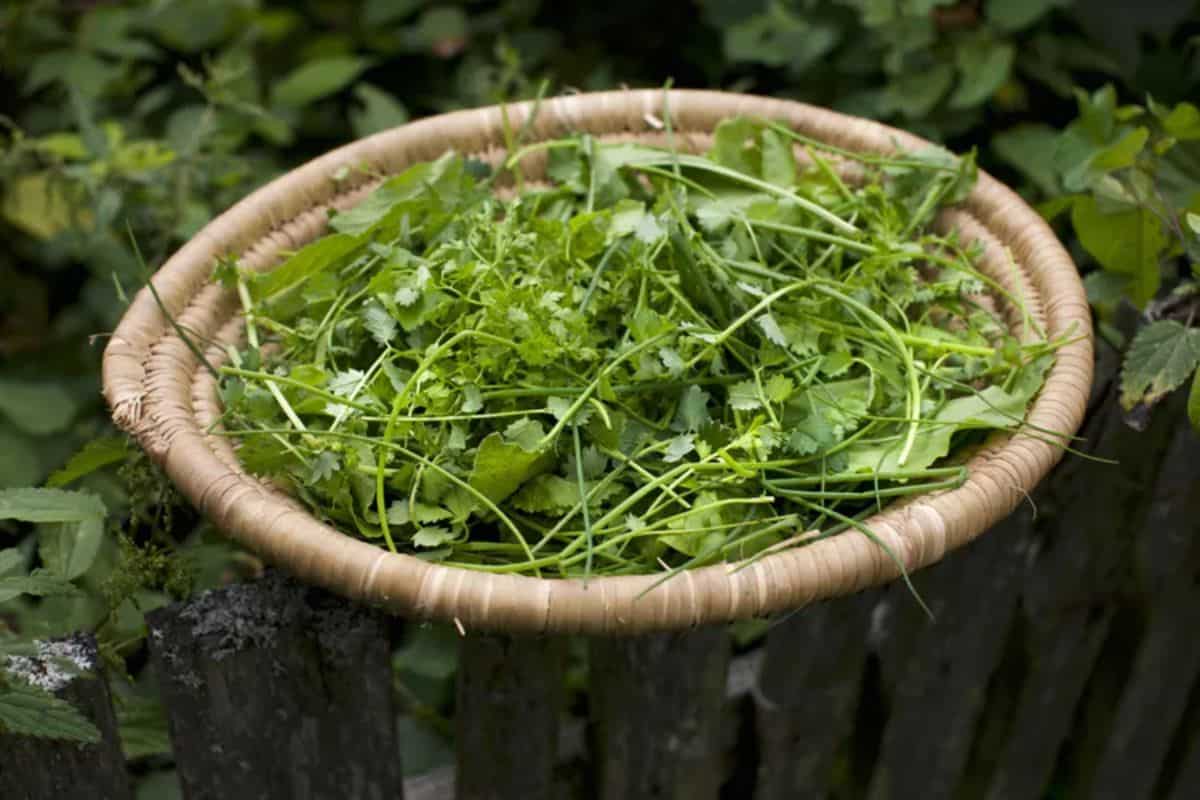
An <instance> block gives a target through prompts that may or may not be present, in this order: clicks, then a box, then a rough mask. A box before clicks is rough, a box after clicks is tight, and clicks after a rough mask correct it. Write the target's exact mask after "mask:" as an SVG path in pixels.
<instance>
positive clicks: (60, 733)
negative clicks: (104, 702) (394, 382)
mask: <svg viewBox="0 0 1200 800" xmlns="http://www.w3.org/2000/svg"><path fill="white" fill-rule="evenodd" d="M0 728H2V729H4V730H5V731H7V732H8V733H11V734H16V735H18V736H37V737H40V738H44V739H65V740H67V741H72V742H81V743H84V744H96V743H97V742H99V741H100V731H99V729H97V728H96V726H95V725H94V724H93V723H92V722H91V720H89V719H88V718H87V717H85V716H84V715H83V714H82V713H80V711H79V710H78V709H77V708H75V706H73V705H71V704H70V703H68V702H67V701H65V700H60V699H59V698H57V697H55V696H54V695H52V694H50V693H48V692H43V691H41V690H39V689H35V688H33V687H32V686H22V685H19V684H15V683H9V684H8V685H7V686H4V687H0Z"/></svg>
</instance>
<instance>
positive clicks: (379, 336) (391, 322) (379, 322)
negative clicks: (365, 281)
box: [363, 300, 396, 347]
mask: <svg viewBox="0 0 1200 800" xmlns="http://www.w3.org/2000/svg"><path fill="white" fill-rule="evenodd" d="M363 327H364V328H366V329H367V333H369V334H371V338H372V339H374V340H375V341H376V342H378V343H379V345H380V346H381V347H386V346H387V345H388V344H390V343H391V341H392V339H394V338H396V320H395V318H394V317H392V315H391V314H389V313H388V311H387V309H386V308H384V307H383V305H382V304H380V303H379V302H378V301H374V300H372V301H371V302H369V303H367V304H366V305H365V306H364V307H363Z"/></svg>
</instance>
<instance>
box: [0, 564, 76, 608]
mask: <svg viewBox="0 0 1200 800" xmlns="http://www.w3.org/2000/svg"><path fill="white" fill-rule="evenodd" d="M78 591H79V590H78V589H77V588H76V587H75V584H73V583H71V582H70V581H69V580H67V579H66V578H63V577H61V576H58V575H51V574H50V573H49V572H46V571H45V570H40V569H37V570H34V571H33V572H31V573H30V574H28V575H13V576H10V577H7V578H0V603H4V602H7V601H9V600H11V599H13V598H14V597H18V596H20V595H23V594H28V595H32V596H34V597H51V596H54V595H64V594H75V593H76V592H78Z"/></svg>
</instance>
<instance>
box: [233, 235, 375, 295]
mask: <svg viewBox="0 0 1200 800" xmlns="http://www.w3.org/2000/svg"><path fill="white" fill-rule="evenodd" d="M358 244H359V243H358V240H357V239H356V238H355V237H353V236H349V235H347V234H342V233H339V234H332V235H330V236H324V237H322V238H320V239H317V240H316V241H315V242H310V243H308V244H307V245H305V246H304V247H302V248H300V249H299V250H298V251H296V252H295V253H294V254H293V255H292V256H291V257H290V258H288V259H287V260H286V261H284V262H283V263H282V264H280V265H279V266H277V267H275V268H274V269H273V270H271V271H270V272H266V273H263V274H262V275H258V276H255V279H254V281H253V282H252V283H251V284H250V290H251V294H252V295H253V296H254V298H255V300H258V301H266V300H270V299H271V298H273V297H275V296H276V295H279V294H281V293H283V292H286V291H287V290H289V289H292V288H294V287H296V286H299V285H301V284H303V283H304V282H305V281H307V280H309V279H311V278H312V277H313V276H314V275H316V274H318V273H320V272H322V271H324V270H327V269H331V268H333V267H337V266H340V265H341V261H342V259H343V258H345V256H346V255H347V254H349V253H350V252H351V251H353V250H354V248H356V247H357V246H358Z"/></svg>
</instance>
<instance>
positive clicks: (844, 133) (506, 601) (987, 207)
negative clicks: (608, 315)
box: [104, 90, 1092, 634]
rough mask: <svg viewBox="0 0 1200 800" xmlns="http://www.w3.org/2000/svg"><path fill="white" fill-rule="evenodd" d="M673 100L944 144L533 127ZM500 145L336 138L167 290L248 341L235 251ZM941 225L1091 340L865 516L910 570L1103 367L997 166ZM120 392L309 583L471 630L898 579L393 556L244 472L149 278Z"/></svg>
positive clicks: (214, 497)
mask: <svg viewBox="0 0 1200 800" xmlns="http://www.w3.org/2000/svg"><path fill="white" fill-rule="evenodd" d="M668 106H669V111H670V114H671V119H672V121H673V124H674V128H675V131H676V135H677V136H679V137H680V142H681V143H683V144H690V145H692V146H693V147H694V146H697V144H698V142H697V141H696V140H706V139H707V136H706V134H708V133H710V132H711V131H712V129H713V128H714V127H715V126H716V124H717V123H718V122H719V121H721V120H722V119H725V118H726V117H729V116H733V115H736V114H753V115H757V116H761V117H768V118H773V119H778V120H782V121H784V122H786V123H787V124H790V125H791V126H793V127H794V128H795V129H796V130H798V131H800V132H802V133H805V134H807V135H809V136H812V137H815V138H817V139H820V140H822V141H826V142H829V143H833V144H837V145H839V146H841V147H843V148H848V149H852V150H862V151H868V150H869V151H881V152H882V151H891V150H895V149H897V148H905V149H919V148H922V147H925V146H928V143H927V142H925V141H924V140H922V139H919V138H917V137H915V136H912V135H910V134H907V133H904V132H902V131H899V130H896V129H893V128H889V127H886V126H884V125H880V124H878V123H874V122H870V121H866V120H861V119H856V118H853V117H848V116H845V115H842V114H837V113H834V112H831V111H827V110H824V109H820V108H815V107H812V106H808V105H804V104H801V103H795V102H789V101H782V100H772V99H767V98H761V97H752V96H746V95H735V94H725V93H720V92H703V91H671V92H670V93H669V95H668V94H667V93H665V92H663V91H659V90H647V91H619V92H605V93H597V94H580V95H573V96H566V97H560V98H555V99H553V100H548V101H544V102H543V103H542V104H541V107H540V109H539V110H538V113H537V115H536V118H535V120H534V122H533V123H532V125H531V128H530V131H529V140H531V141H536V140H541V139H546V138H553V137H557V136H561V135H564V134H567V133H570V132H575V131H589V132H591V133H593V134H596V135H598V136H603V137H606V138H616V137H620V138H647V139H651V138H653V139H657V140H659V141H661V136H662V134H661V131H660V130H659V127H660V125H661V120H663V119H664V118H665V116H666V113H667V107H668ZM532 111H533V105H532V104H530V103H526V104H521V105H514V106H509V107H508V109H507V116H508V124H509V125H510V126H512V127H513V128H518V127H519V126H521V125H522V123H523V122H524V121H525V119H526V118H527V117H528V116H529V115H530V114H531V112H532ZM689 136H691V137H692V140H691V141H689V138H688V137H689ZM502 142H503V121H502V112H501V109H500V108H499V107H490V108H482V109H476V110H470V111H461V112H456V113H452V114H445V115H442V116H438V117H433V118H430V119H425V120H421V121H419V122H414V123H411V124H408V125H405V126H403V127H400V128H396V129H394V130H390V131H386V132H383V133H379V134H376V135H374V136H371V137H369V138H367V139H363V140H361V141H358V142H355V143H353V144H351V145H348V146H346V147H342V148H340V149H338V150H334V151H333V152H331V153H328V154H326V155H324V156H322V157H320V158H317V159H315V160H313V161H310V162H309V163H307V164H305V165H303V166H301V167H299V168H297V169H295V170H293V171H292V172H289V173H288V174H286V175H284V176H283V177H281V178H279V179H278V180H276V181H274V182H272V183H271V184H269V185H268V186H266V187H264V188H262V189H260V190H258V191H257V192H255V193H254V194H252V195H250V196H249V197H247V198H246V199H245V200H243V201H242V202H240V203H238V204H237V205H236V206H234V207H233V208H232V209H230V210H229V211H227V212H226V213H224V214H222V215H221V216H220V217H218V218H217V219H216V220H214V221H213V222H212V223H211V224H210V225H208V226H207V227H206V228H204V230H202V231H200V233H198V234H197V235H196V236H195V238H193V239H192V240H191V241H190V242H188V243H187V244H186V245H185V246H184V247H182V248H181V249H180V250H179V251H178V252H177V253H175V255H174V256H172V257H171V258H170V259H169V260H168V261H167V262H166V263H165V264H164V265H163V267H162V268H161V269H160V270H159V271H158V272H157V274H155V276H154V278H153V281H154V285H155V287H156V288H157V290H158V293H159V295H160V297H161V298H162V301H163V302H164V304H165V306H166V308H167V309H168V311H169V312H170V314H171V315H172V316H173V317H175V319H176V321H177V323H178V324H179V325H181V326H182V327H183V328H184V329H185V330H188V331H191V332H193V334H194V335H195V338H196V339H197V340H201V341H215V342H236V341H238V340H239V337H240V336H241V334H242V325H241V320H240V317H239V316H238V315H237V304H236V298H235V297H234V296H233V293H232V292H229V291H227V290H225V289H222V288H221V287H219V286H217V285H214V284H213V283H211V282H210V280H209V278H210V274H211V272H212V269H213V265H214V261H215V259H216V258H217V257H219V256H228V255H236V256H238V257H239V258H240V259H241V262H242V263H243V264H244V265H247V266H251V267H254V268H256V269H269V268H270V267H272V266H273V265H275V264H277V263H278V262H279V261H280V259H281V257H282V256H283V255H284V254H286V253H287V252H288V251H292V250H295V249H297V248H298V247H300V246H301V245H303V244H305V243H306V242H308V241H310V240H312V239H313V238H315V237H317V236H319V235H320V234H321V233H323V231H324V230H325V221H326V219H327V210H328V209H329V208H345V207H347V206H350V205H353V204H354V203H355V202H357V201H359V200H360V199H362V198H363V197H364V196H365V195H366V193H368V192H369V191H370V189H371V188H372V187H373V186H375V185H376V184H377V183H378V182H379V180H380V179H381V178H382V177H383V176H387V175H390V174H395V173H396V172H398V171H400V170H402V169H404V168H405V167H406V166H408V165H410V164H413V163H414V162H418V161H423V160H430V159H433V158H436V157H437V156H439V155H441V154H442V153H444V152H445V151H446V150H448V149H454V150H457V151H459V152H462V153H465V154H473V155H476V156H478V157H482V158H487V159H489V160H495V158H496V157H497V156H498V155H499V154H500V148H501V146H502ZM942 222H943V224H951V225H955V226H957V227H958V228H959V229H960V230H961V231H962V233H963V236H964V238H967V239H978V240H980V241H981V242H983V243H984V244H985V246H986V248H987V249H986V257H985V261H986V263H985V268H986V269H988V271H989V272H991V273H992V274H993V275H995V276H996V277H997V278H1000V279H1002V280H1004V281H1005V283H1006V284H1008V286H1009V288H1010V289H1015V290H1018V291H1021V292H1022V293H1023V294H1024V296H1025V298H1026V300H1027V302H1028V304H1029V306H1030V307H1031V308H1034V309H1037V315H1038V316H1039V317H1044V321H1045V325H1046V329H1047V332H1048V335H1049V336H1051V337H1062V336H1064V335H1066V334H1068V333H1070V334H1071V335H1072V336H1073V337H1075V338H1074V339H1073V340H1072V341H1071V343H1069V344H1067V345H1066V346H1064V347H1063V348H1062V349H1060V350H1059V351H1058V357H1057V361H1056V363H1055V365H1054V367H1053V369H1052V370H1051V371H1050V374H1049V378H1048V380H1047V383H1046V385H1045V388H1044V389H1043V390H1042V392H1041V394H1040V395H1039V396H1038V398H1037V400H1036V401H1035V402H1034V404H1033V407H1032V409H1031V410H1030V412H1029V417H1028V420H1027V421H1028V422H1029V423H1030V425H1031V427H1030V431H1031V432H1030V433H1025V432H1021V433H1017V434H1015V435H1012V436H1001V437H996V439H995V440H994V442H993V444H991V445H990V446H989V447H987V448H985V449H984V450H982V451H981V452H979V453H978V454H976V455H974V456H973V457H972V458H971V460H970V461H969V462H968V463H969V468H970V475H969V478H968V480H967V482H966V483H965V484H964V485H963V486H962V487H960V488H958V489H954V490H952V491H946V492H941V493H938V494H930V495H923V496H920V497H917V498H914V499H911V500H910V501H908V502H905V503H903V504H898V505H894V506H891V507H889V508H887V509H885V510H884V511H883V512H882V513H880V514H877V515H875V516H874V517H872V518H871V519H870V520H868V521H867V524H868V525H869V526H870V527H871V529H872V530H873V531H874V533H875V534H876V536H877V537H878V538H879V539H881V540H883V541H884V542H885V543H886V544H887V545H888V546H889V547H890V548H891V550H892V551H893V552H894V553H895V554H896V555H897V556H898V557H899V558H900V560H901V561H902V562H903V563H904V565H905V567H906V568H907V569H908V570H909V571H913V570H916V569H919V568H921V567H923V566H926V565H928V564H931V563H933V562H935V561H937V560H938V559H940V558H941V557H942V556H943V555H944V554H945V553H946V552H947V551H949V550H952V549H954V548H956V547H960V546H962V545H963V544H965V543H967V542H969V541H970V540H971V539H973V538H974V537H975V536H977V535H979V534H980V533H982V532H983V531H986V530H987V529H988V528H989V527H990V526H991V525H992V524H993V523H995V522H996V521H997V520H999V519H1001V518H1002V517H1004V516H1005V515H1007V514H1008V513H1010V512H1011V511H1012V510H1013V508H1015V506H1016V505H1017V504H1018V503H1019V502H1021V501H1022V499H1023V498H1024V497H1025V496H1026V494H1027V493H1028V492H1029V491H1030V490H1032V489H1033V487H1034V485H1035V484H1036V483H1037V482H1038V480H1040V479H1041V477H1042V476H1043V475H1045V474H1046V472H1047V471H1048V470H1049V469H1050V468H1051V467H1052V466H1053V465H1054V463H1055V462H1056V461H1057V460H1058V459H1059V458H1060V456H1061V454H1062V451H1061V449H1060V448H1059V447H1057V446H1055V445H1054V444H1052V443H1050V442H1048V441H1046V437H1045V436H1044V435H1043V434H1039V433H1036V432H1034V428H1037V429H1041V430H1047V429H1049V430H1053V431H1058V432H1061V433H1063V434H1073V433H1074V432H1075V431H1076V430H1077V429H1078V427H1079V425H1080V423H1081V421H1082V417H1083V413H1084V409H1085V405H1086V400H1087V396H1088V392H1089V389H1090V384H1091V379H1092V339H1091V335H1092V334H1091V317H1090V314H1089V311H1088V305H1087V301H1086V299H1085V296H1084V292H1083V287H1082V285H1081V284H1080V281H1079V277H1078V274H1077V272H1076V269H1075V266H1074V264H1073V263H1072V262H1071V259H1070V257H1069V256H1068V255H1067V253H1066V252H1065V251H1064V249H1063V248H1062V246H1061V245H1060V244H1059V242H1058V240H1057V239H1056V238H1055V236H1054V234H1053V233H1052V232H1051V230H1050V229H1049V228H1048V227H1047V226H1046V224H1045V223H1044V222H1043V221H1042V219H1041V218H1040V217H1039V216H1038V215H1037V214H1036V213H1035V212H1034V211H1033V210H1032V209H1030V208H1029V207H1028V206H1027V205H1026V204H1025V203H1024V202H1022V200H1021V199H1020V198H1019V197H1018V196H1017V195H1016V194H1014V193H1013V192H1012V191H1010V190H1009V189H1008V188H1006V187H1005V186H1003V185H1002V184H1000V183H999V182H998V181H996V180H994V179H993V178H991V177H990V176H988V175H986V174H982V173H981V174H980V177H979V182H978V185H977V186H976V188H975V190H974V192H973V193H972V194H971V196H970V198H969V199H968V201H967V202H966V203H965V204H964V206H963V208H962V209H959V210H955V211H953V212H951V213H949V214H946V215H944V216H943V220H942ZM1014 264H1015V265H1018V267H1019V268H1018V269H1015V270H1014V269H1013V266H1014ZM208 356H209V357H210V359H211V360H213V361H215V362H219V361H220V360H221V358H222V352H221V349H220V347H218V346H217V345H215V344H214V345H213V346H212V348H211V349H210V350H209V353H208ZM104 392H105V396H106V397H107V399H108V402H109V404H110V405H111V407H112V412H113V418H114V419H115V420H116V422H117V423H118V424H119V425H120V426H121V427H122V428H124V429H126V430H127V431H130V432H131V433H132V434H133V435H135V436H136V437H137V439H138V440H139V442H140V443H141V444H142V446H143V447H144V448H145V449H146V450H147V452H148V453H150V455H151V456H152V457H153V458H154V459H155V460H156V461H157V462H159V463H160V464H162V466H163V467H164V468H165V470H166V472H167V474H168V475H169V476H170V477H171V479H172V480H173V481H174V482H175V483H176V485H178V487H179V488H180V490H181V491H182V492H183V493H184V494H185V495H186V496H187V497H188V498H189V499H190V500H191V501H192V502H193V503H195V504H196V506H197V507H198V508H200V509H201V510H202V511H203V512H204V513H205V514H207V515H208V516H209V517H210V518H211V519H212V520H213V522H214V523H215V524H216V525H217V526H218V527H219V528H220V529H221V530H222V531H224V532H226V533H227V534H228V535H229V536H231V537H233V538H234V539H236V540H237V541H238V542H240V543H241V544H243V545H245V546H246V547H248V548H250V549H252V550H254V551H256V552H257V553H259V554H261V555H262V556H263V557H264V558H265V559H266V560H267V561H269V562H271V563H274V564H277V565H279V566H281V567H283V568H285V569H286V570H288V571H289V572H291V573H293V574H295V575H297V576H298V577H300V578H302V579H304V580H306V581H309V582H311V583H314V584H319V585H323V586H326V587H328V588H330V589H332V590H334V591H337V592H340V593H342V594H345V595H348V596H350V597H353V598H358V599H361V600H363V601H366V602H368V603H373V604H379V605H381V606H383V607H384V608H387V609H389V610H390V611H392V612H395V613H397V614H403V615H406V616H413V617H419V618H434V619H441V620H456V621H457V622H459V623H460V624H461V625H464V626H465V627H466V628H469V629H474V628H486V629H492V630H505V631H514V632H516V631H523V632H538V631H554V632H566V633H573V632H581V633H590V634H632V633H638V632H643V631H651V630H666V629H679V628H686V627H690V626H694V625H699V624H702V623H709V622H718V621H723V620H732V619H737V618H745V617H753V616H760V615H764V614H769V613H772V612H777V611H782V610H786V609H794V608H798V607H800V606H803V605H805V604H806V603H810V602H812V601H813V600H816V599H818V598H823V597H830V596H834V595H841V594H847V593H849V592H853V591H856V590H859V589H862V588H865V587H868V586H871V585H874V584H878V583H881V582H883V581H887V580H890V579H893V578H895V577H897V576H898V574H899V570H898V568H897V566H896V565H895V564H894V563H893V562H892V560H891V559H890V558H889V556H888V555H887V554H886V553H885V552H884V550H883V549H882V548H881V547H880V546H879V545H878V544H875V543H873V542H871V541H870V540H869V539H868V538H867V537H866V536H863V535H860V534H858V533H845V534H842V535H839V536H834V537H830V538H827V539H821V540H818V541H814V542H811V543H809V544H806V545H804V546H797V547H789V548H787V549H781V550H779V551H778V552H775V553H773V554H771V555H769V556H767V557H764V558H761V559H760V560H758V561H756V562H754V563H752V564H750V565H749V566H745V567H744V568H740V569H739V568H738V566H737V565H733V564H721V565H716V566H710V567H706V568H703V569H697V570H692V571H687V572H684V573H681V574H680V575H679V576H677V577H675V578H672V579H671V580H669V581H666V582H664V583H662V584H661V585H659V586H657V587H656V588H654V589H653V590H652V591H649V592H647V591H646V590H647V588H649V587H650V586H651V585H652V584H653V583H655V582H656V581H658V580H659V578H658V577H657V576H653V575H647V576H630V577H625V576H622V577H606V578H594V579H592V580H590V581H588V582H587V583H586V584H585V583H584V582H583V581H581V580H563V579H540V578H533V577H520V576H513V575H495V574H486V573H482V572H477V571H471V570H466V569H459V568H451V567H444V566H440V565H438V564H434V563H429V562H426V561H422V560H420V559H417V558H414V557H411V556H407V555H396V554H392V553H389V552H386V551H384V550H382V549H381V548H379V547H377V546H376V545H374V544H371V543H368V542H365V541H363V540H361V539H358V538H356V537H354V536H350V535H346V534H343V533H341V532H339V531H337V530H335V529H333V528H331V527H329V526H328V525H325V524H323V523H322V522H320V521H319V520H317V519H316V518H314V517H313V516H312V515H311V514H309V513H308V512H307V511H306V510H305V509H304V508H303V507H301V506H300V505H299V504H298V503H297V502H296V501H294V500H292V499H291V498H289V497H287V496H286V495H284V494H282V493H280V492H278V491H276V490H274V489H273V488H271V487H270V486H268V485H266V484H264V483H263V482H260V481H259V480H257V479H256V478H254V477H253V476H250V475H248V474H246V473H245V472H244V471H243V470H242V469H241V467H240V466H239V464H238V461H237V458H236V455H235V453H234V450H233V448H232V447H231V445H230V444H229V442H228V440H227V439H224V438H221V437H217V436H212V435H209V434H207V433H206V430H207V429H208V427H209V425H210V423H212V421H213V420H214V419H216V417H217V416H218V414H219V405H218V399H217V394H216V385H215V382H214V381H213V380H212V378H211V376H210V375H209V374H208V372H207V371H206V370H205V369H203V368H202V367H201V365H200V364H199V362H198V360H197V359H196V358H195V356H194V355H193V354H192V352H191V351H190V350H189V349H188V346H187V344H186V343H185V342H184V341H183V340H182V339H180V338H179V336H177V335H176V333H175V331H174V329H173V327H172V326H171V325H170V323H169V321H168V320H167V319H166V317H165V316H164V315H163V313H162V312H161V311H160V310H159V308H158V306H157V304H156V302H155V300H154V298H153V297H152V296H151V294H150V293H149V291H148V290H147V289H143V290H142V291H141V292H139V293H138V295H137V296H136V297H135V298H134V300H133V302H132V303H131V305H130V307H129V310H128V312H127V313H126V314H125V317H124V319H122V320H121V323H120V325H119V326H118V327H117V330H116V332H115V333H114V334H113V336H112V338H111V340H110V341H109V344H108V347H107V348H106V350H105V353H104ZM803 536H804V534H800V536H799V537H798V538H803Z"/></svg>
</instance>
